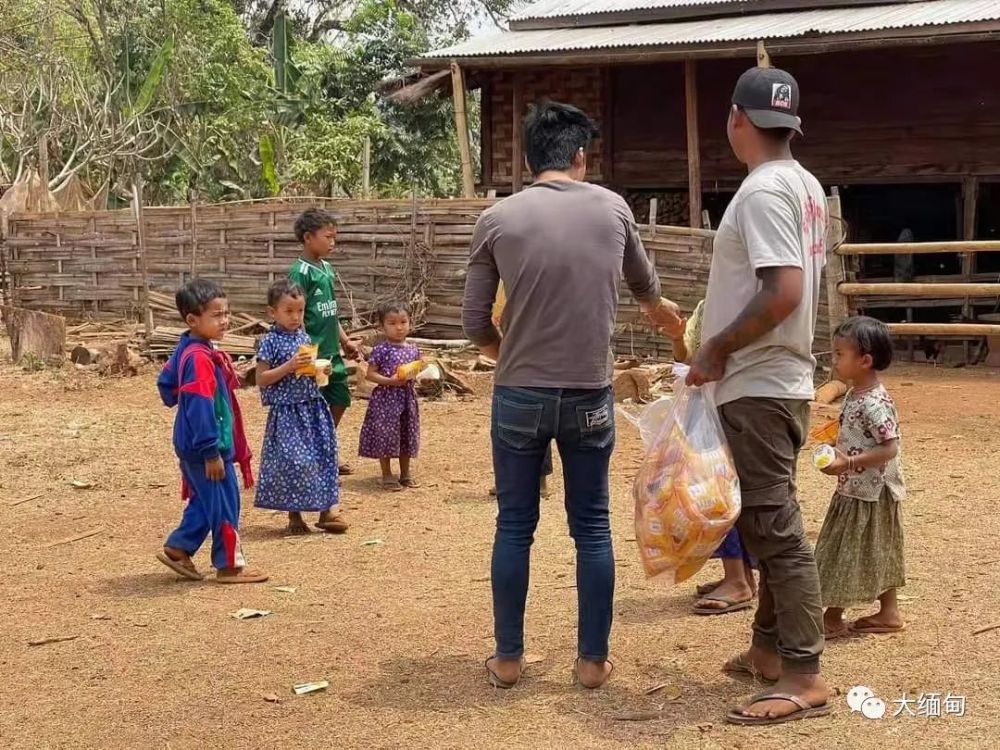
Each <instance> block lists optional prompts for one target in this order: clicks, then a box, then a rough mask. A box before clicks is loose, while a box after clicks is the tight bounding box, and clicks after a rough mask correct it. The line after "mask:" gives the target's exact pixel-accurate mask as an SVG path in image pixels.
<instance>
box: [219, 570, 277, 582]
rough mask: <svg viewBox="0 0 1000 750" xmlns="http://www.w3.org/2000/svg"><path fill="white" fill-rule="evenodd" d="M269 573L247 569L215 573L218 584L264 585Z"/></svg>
mask: <svg viewBox="0 0 1000 750" xmlns="http://www.w3.org/2000/svg"><path fill="white" fill-rule="evenodd" d="M268 577H269V576H268V575H267V573H261V572H260V571H259V570H249V569H247V568H222V569H221V570H217V571H216V572H215V581H216V583H264V581H266V580H267V579H268Z"/></svg>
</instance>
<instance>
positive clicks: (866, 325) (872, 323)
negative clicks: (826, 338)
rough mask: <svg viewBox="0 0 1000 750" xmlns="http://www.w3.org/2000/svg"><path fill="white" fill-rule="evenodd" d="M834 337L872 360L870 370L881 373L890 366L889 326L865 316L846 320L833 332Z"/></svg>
mask: <svg viewBox="0 0 1000 750" xmlns="http://www.w3.org/2000/svg"><path fill="white" fill-rule="evenodd" d="M833 335H834V337H836V338H842V339H845V340H846V341H850V342H851V343H852V344H853V345H854V346H855V348H857V350H858V353H859V354H861V355H862V356H864V355H865V354H868V355H870V356H871V358H872V369H874V370H876V371H878V372H881V371H882V370H887V369H889V365H891V364H892V354H893V348H892V334H891V333H889V326H887V325H886V324H885V323H883V322H882V321H881V320H875V318H870V317H868V316H867V315H858V316H856V317H853V318H848V319H847V320H845V321H844V322H843V323H841V324H840V325H839V326H837V330H836V331H835V332H834V334H833Z"/></svg>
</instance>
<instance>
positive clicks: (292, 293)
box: [267, 279, 306, 307]
mask: <svg viewBox="0 0 1000 750" xmlns="http://www.w3.org/2000/svg"><path fill="white" fill-rule="evenodd" d="M305 294H306V293H305V291H304V290H303V289H302V287H300V286H299V285H298V284H296V283H295V282H294V281H292V280H291V279H278V280H277V281H275V282H274V283H273V284H271V286H269V287H268V288H267V306H268V307H277V306H278V303H279V302H281V298H282V297H294V298H295V299H298V298H299V297H304V296H305Z"/></svg>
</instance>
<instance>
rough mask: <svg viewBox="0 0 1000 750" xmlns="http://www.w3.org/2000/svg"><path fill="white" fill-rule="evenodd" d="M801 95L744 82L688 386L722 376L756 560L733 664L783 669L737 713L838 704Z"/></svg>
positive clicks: (822, 239) (813, 210) (777, 77)
mask: <svg viewBox="0 0 1000 750" xmlns="http://www.w3.org/2000/svg"><path fill="white" fill-rule="evenodd" d="M798 106H799V87H798V84H797V83H796V81H795V79H794V78H793V77H792V76H791V75H789V74H788V73H786V72H784V71H782V70H777V69H774V68H753V69H751V70H748V71H747V72H746V73H744V74H743V75H742V76H741V77H740V79H739V81H738V82H737V84H736V90H735V92H734V93H733V102H732V108H731V110H730V112H729V122H728V126H727V132H728V135H729V142H730V145H731V146H732V148H733V152H734V153H735V154H736V158H737V159H739V160H740V161H741V162H742V163H744V164H746V165H747V168H748V169H749V172H750V173H749V175H748V176H747V178H746V180H744V182H743V184H742V185H741V186H740V189H739V191H737V193H736V195H735V197H734V198H733V200H732V202H731V203H730V204H729V207H728V208H727V209H726V213H725V216H723V218H722V222H721V223H720V224H719V229H718V232H717V233H716V237H715V245H714V248H713V253H712V270H711V274H710V276H709V281H708V293H707V295H706V299H705V312H704V320H703V323H702V325H703V329H702V340H703V342H704V343H703V344H702V347H701V348H700V349H699V350H698V353H697V355H696V357H695V360H694V362H693V364H692V368H691V373H690V375H689V376H688V383H689V384H692V385H702V384H704V383H709V382H715V383H716V385H715V397H716V403H717V404H718V406H719V416H720V417H721V420H722V424H723V428H724V429H725V432H726V437H727V439H728V441H729V445H730V448H731V449H732V452H733V458H734V460H735V462H736V470H737V473H738V474H739V477H740V486H741V490H742V497H743V510H742V513H741V514H740V519H739V521H738V528H739V531H740V534H741V536H742V539H743V543H744V545H745V547H746V549H747V551H748V552H749V553H750V554H751V555H753V556H754V557H756V558H757V559H758V561H759V564H760V578H761V580H760V594H759V595H760V601H759V604H758V608H757V614H756V617H755V619H754V625H753V641H752V645H751V647H750V649H749V651H747V652H745V653H742V654H740V655H739V656H737V657H735V658H733V659H731V660H730V661H729V662H728V663H727V664H726V669H727V671H730V672H751V673H755V674H758V675H761V676H763V677H764V678H768V679H772V680H777V684H776V685H775V686H774V688H773V689H772V690H770V691H768V693H767V694H765V696H758V697H757V698H755V699H754V700H751V701H750V702H749V703H748V704H747V705H744V706H741V707H739V708H736V709H733V710H732V711H730V712H729V714H728V716H727V718H728V720H729V721H730V722H733V723H737V724H774V723H780V722H782V721H788V720H791V719H793V718H795V719H799V718H808V717H812V716H820V715H824V714H826V713H829V710H830V708H829V706H828V705H827V700H828V698H829V689H828V688H827V686H826V683H825V682H824V681H823V679H822V677H821V676H820V674H819V657H820V654H821V653H822V652H823V642H824V639H823V625H822V613H823V610H822V598H821V593H820V586H819V576H818V575H817V572H816V562H815V560H814V558H813V550H812V547H811V546H810V544H809V542H808V540H807V539H806V536H805V529H804V528H803V524H802V514H801V511H800V509H799V504H798V500H797V499H796V490H795V462H796V457H797V454H798V452H799V450H800V449H801V448H802V445H803V443H804V441H805V437H806V432H807V429H808V424H809V402H810V400H811V399H812V398H813V371H814V369H815V366H816V361H815V359H814V358H813V356H812V344H813V334H814V331H815V327H816V311H817V306H818V303H819V289H820V286H819V285H820V275H821V273H822V270H823V265H824V263H825V262H826V227H827V206H826V197H825V195H824V193H823V189H822V187H821V186H820V184H819V182H817V181H816V178H815V177H813V176H812V175H811V174H810V173H809V172H807V171H806V170H805V169H804V168H803V167H802V166H801V165H800V164H799V163H798V162H797V161H795V160H794V159H793V158H792V153H791V147H790V143H791V140H792V138H793V137H794V136H795V134H797V133H798V134H801V132H802V131H801V121H800V120H799V117H798ZM779 694H780V696H781V697H779ZM767 695H770V696H773V697H766V696H767Z"/></svg>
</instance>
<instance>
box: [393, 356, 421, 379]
mask: <svg viewBox="0 0 1000 750" xmlns="http://www.w3.org/2000/svg"><path fill="white" fill-rule="evenodd" d="M426 366H427V363H426V362H424V361H423V360H422V359H418V360H417V361H416V362H410V363H408V364H405V365H400V366H399V367H397V368H396V380H414V379H415V378H416V377H417V375H419V374H420V373H421V372H422V371H423V369H424V368H425V367H426Z"/></svg>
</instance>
